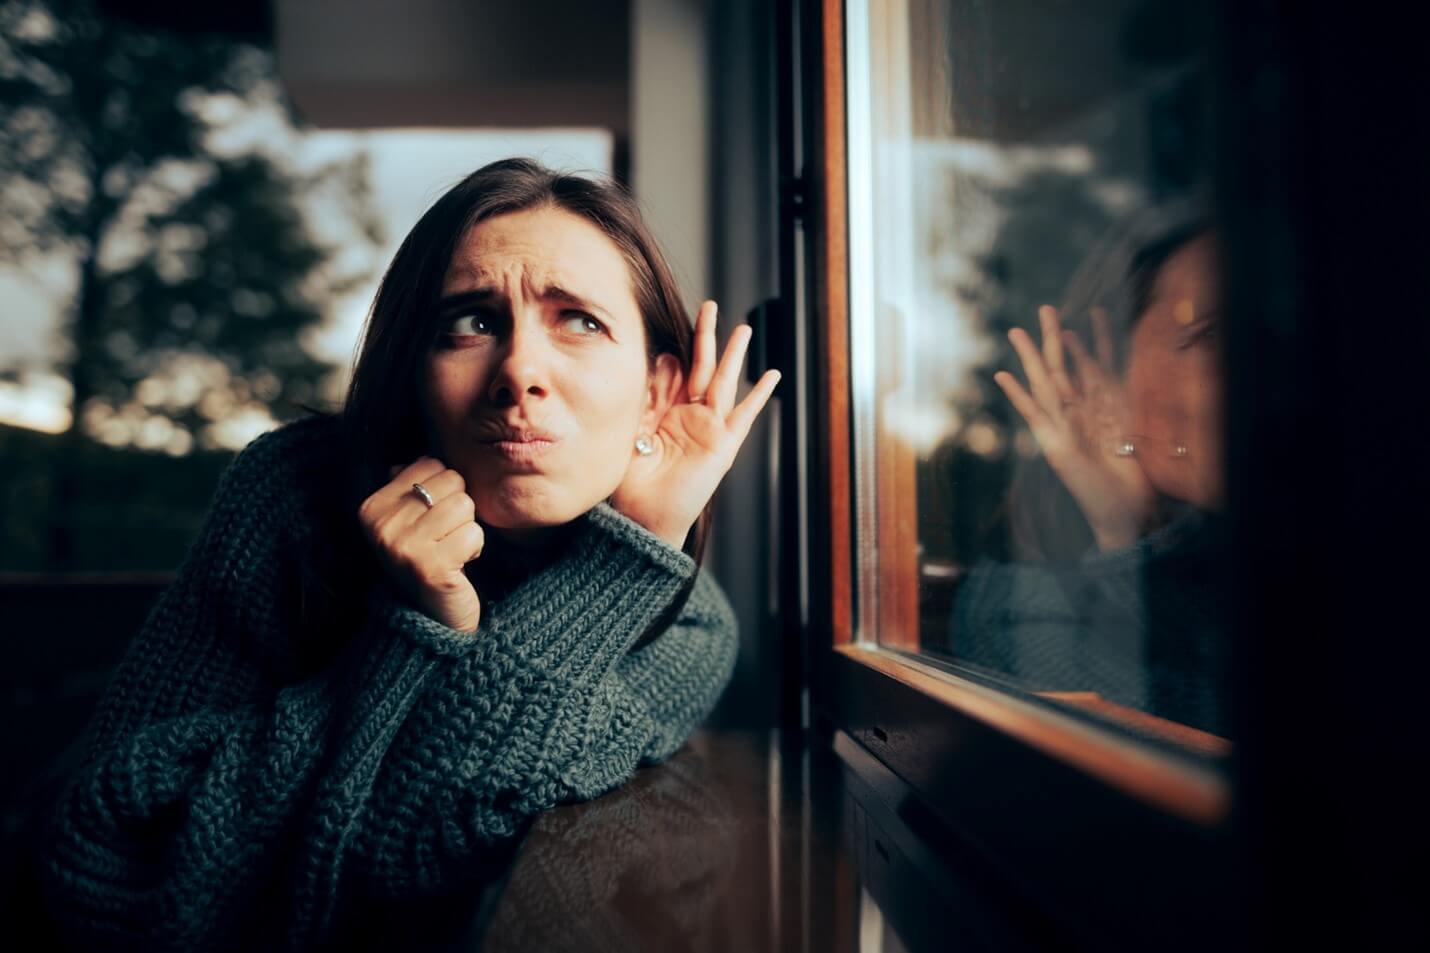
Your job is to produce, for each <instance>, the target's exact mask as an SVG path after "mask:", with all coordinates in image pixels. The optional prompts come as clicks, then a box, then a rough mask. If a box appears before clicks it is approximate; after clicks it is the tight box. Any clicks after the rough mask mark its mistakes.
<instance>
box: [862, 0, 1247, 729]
mask: <svg viewBox="0 0 1430 953" xmlns="http://www.w3.org/2000/svg"><path fill="white" fill-rule="evenodd" d="M847 36H848V38H849V39H848V47H847V49H848V57H849V62H848V83H849V117H848V120H849V175H850V196H849V201H850V206H849V207H850V263H851V269H850V272H851V278H850V315H851V343H852V354H851V367H852V373H853V406H854V414H855V421H854V439H855V445H856V451H855V460H856V471H857V476H856V488H857V489H856V494H857V504H858V508H859V513H860V520H859V530H858V533H859V538H858V543H859V552H860V558H859V587H858V597H859V624H860V636H861V638H862V639H864V640H866V641H877V642H878V643H879V644H881V645H883V646H885V647H892V648H898V649H902V650H905V651H910V652H917V653H919V654H920V656H921V657H922V658H923V659H924V660H925V661H928V662H930V663H931V664H934V665H951V666H957V667H959V668H960V669H961V670H962V671H964V672H965V673H969V674H972V675H974V676H975V677H977V678H982V679H986V680H988V681H990V682H991V683H993V684H995V685H997V686H999V687H1003V688H1007V689H1009V690H1012V691H1017V692H1021V693H1027V694H1028V695H1029V696H1030V697H1036V698H1039V699H1040V700H1042V701H1043V702H1046V703H1048V704H1054V705H1059V706H1062V707H1065V708H1068V709H1070V710H1074V711H1078V712H1080V713H1082V714H1083V715H1086V716H1087V717H1090V718H1094V719H1098V720H1104V721H1107V720H1110V721H1112V722H1114V723H1116V724H1118V725H1121V726H1123V727H1126V728H1131V729H1132V730H1134V731H1136V732H1138V733H1141V734H1144V735H1147V736H1149V737H1153V738H1159V739H1164V740H1171V741H1175V742H1181V743H1188V744H1191V745H1193V746H1194V747H1198V748H1201V749H1202V750H1206V751H1220V750H1224V749H1225V747H1226V742H1225V741H1224V740H1223V738H1224V736H1225V725H1224V712H1223V699H1222V694H1221V691H1220V684H1219V677H1218V676H1219V669H1220V658H1219V650H1220V648H1221V646H1222V632H1223V627H1222V625H1221V622H1220V619H1219V618H1218V608H1219V606H1220V605H1221V602H1222V600H1221V599H1219V591H1218V589H1219V584H1218V579H1217V570H1218V567H1219V566H1220V565H1221V564H1222V561H1221V560H1219V559H1218V558H1217V539H1218V535H1219V532H1218V530H1219V517H1218V513H1219V510H1220V509H1221V494H1222V453H1221V447H1222V429H1223V428H1222V408H1221V392H1222V387H1221V378H1222V370H1221V368H1222V359H1221V353H1220V347H1221V345H1220V335H1219V334H1218V322H1219V305H1218V301H1219V294H1218V266H1217V233H1216V229H1215V227H1214V223H1213V222H1212V221H1211V219H1210V217H1209V209H1208V205H1207V202H1206V193H1205V185H1206V181H1205V180H1206V178H1207V176H1206V172H1207V169H1206V162H1205V155H1206V149H1207V141H1206V132H1207V127H1208V122H1207V117H1206V115H1205V112H1206V106H1205V102H1204V98H1203V68H1202V63H1201V57H1202V50H1201V45H1200V38H1201V37H1202V36H1203V31H1202V29H1201V23H1200V22H1199V18H1198V10H1197V5H1195V4H1191V3H1158V4H1151V3H1140V2H1131V0H1098V2H1093V3H1086V2H1084V3H1078V4H1072V3H1060V2H1051V0H1020V2H1014V3H997V4H994V3H988V2H980V0H893V2H887V3H867V2H863V3H861V2H855V3H851V4H850V5H849V8H848V31H847Z"/></svg>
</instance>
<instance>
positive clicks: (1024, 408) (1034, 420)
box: [993, 371, 1051, 436]
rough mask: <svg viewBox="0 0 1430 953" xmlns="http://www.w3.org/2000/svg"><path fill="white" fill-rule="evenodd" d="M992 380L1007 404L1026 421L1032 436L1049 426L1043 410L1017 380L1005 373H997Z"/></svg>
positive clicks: (1049, 423)
mask: <svg viewBox="0 0 1430 953" xmlns="http://www.w3.org/2000/svg"><path fill="white" fill-rule="evenodd" d="M993 380H994V382H995V383H997V385H998V386H999V387H1001V388H1002V389H1003V393H1004V394H1006V395H1007V396H1008V402H1009V403H1010V404H1012V405H1013V409H1014V410H1016V411H1017V412H1018V413H1019V414H1021V415H1022V417H1023V419H1024V420H1025V421H1027V424H1028V428H1029V429H1030V430H1032V431H1033V435H1034V436H1037V435H1038V433H1040V432H1042V431H1043V430H1045V429H1046V428H1047V427H1049V426H1050V425H1051V421H1050V420H1049V419H1048V415H1047V414H1045V413H1044V412H1043V408H1041V407H1039V406H1038V402H1037V401H1036V400H1034V399H1033V397H1032V395H1030V394H1029V393H1028V392H1027V391H1026V390H1024V389H1023V385H1022V384H1020V383H1018V378H1016V377H1014V376H1013V375H1012V374H1010V373H1008V372H1007V371H999V372H998V373H996V374H994V375H993Z"/></svg>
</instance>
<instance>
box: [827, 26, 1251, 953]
mask: <svg viewBox="0 0 1430 953" xmlns="http://www.w3.org/2000/svg"><path fill="white" fill-rule="evenodd" d="M800 26H801V29H800V31H799V32H800V35H801V36H802V46H801V49H800V55H799V61H800V62H801V64H802V73H803V76H802V86H803V100H802V108H803V115H804V118H805V122H804V130H803V131H804V136H805V138H804V150H803V151H804V156H805V159H806V161H805V168H804V170H803V179H804V189H803V191H804V197H805V202H806V204H807V206H808V208H807V211H806V214H805V216H804V226H805V229H804V241H805V242H806V246H805V249H806V251H805V261H806V262H807V263H808V275H809V279H808V281H807V289H808V300H807V302H806V305H807V307H806V314H807V315H808V317H807V321H808V333H809V339H810V342H811V348H810V358H809V365H808V367H807V368H806V371H807V375H808V386H809V388H810V401H809V404H810V408H811V422H812V427H811V433H812V434H814V435H815V436H814V438H813V440H812V441H811V447H810V452H811V454H812V459H811V465H810V466H809V467H808V468H807V472H808V474H809V476H808V481H807V486H806V487H805V493H806V494H807V505H808V506H809V509H810V512H811V513H813V514H818V516H822V517H823V519H820V518H818V516H816V517H815V518H813V519H812V520H811V529H810V540H809V544H810V545H809V552H810V554H811V557H810V558H811V562H810V566H809V580H810V582H809V585H810V594H809V631H808V634H807V635H806V646H807V649H806V650H807V651H808V653H809V676H810V692H811V701H812V706H813V711H814V719H813V720H814V727H815V729H816V733H817V734H819V735H821V736H823V737H825V738H826V739H828V740H829V742H830V743H831V744H832V745H833V747H834V749H835V750H836V752H840V751H843V752H850V751H852V750H854V749H852V748H851V746H854V747H855V748H857V750H858V751H859V752H861V753H867V754H868V755H872V756H873V757H874V758H876V759H877V760H878V761H879V762H880V763H881V764H882V766H883V767H884V768H886V769H887V770H888V771H889V772H891V774H892V775H893V776H895V777H897V778H898V779H899V781H900V783H901V784H903V785H906V787H907V795H908V796H910V797H914V798H917V799H918V800H919V801H920V802H921V803H922V804H923V805H925V806H926V807H927V808H929V812H930V814H931V815H932V816H934V817H936V818H937V819H938V821H939V823H941V824H942V825H944V826H945V828H946V830H947V831H949V832H951V833H952V834H953V835H954V836H956V837H958V838H960V839H962V840H964V841H965V842H967V843H969V844H971V845H972V846H973V847H974V848H975V849H976V850H977V851H978V852H980V853H981V854H982V855H983V856H984V857H985V858H986V859H987V860H988V861H989V862H990V863H991V864H992V866H993V867H994V868H995V869H997V870H999V871H1001V873H1002V874H1003V876H1004V877H1005V878H1006V879H1007V880H1008V882H1009V883H1010V884H1012V885H1014V886H1015V889H1017V890H1019V891H1021V892H1023V893H1024V894H1025V895H1026V896H1028V897H1030V898H1032V899H1033V900H1034V902H1036V903H1037V904H1038V905H1040V906H1041V907H1043V908H1044V909H1046V910H1047V911H1048V912H1049V914H1050V915H1052V916H1053V917H1054V919H1055V920H1056V921H1058V922H1061V923H1063V924H1064V925H1065V926H1066V927H1067V928H1068V929H1069V930H1070V931H1071V932H1072V933H1073V934H1074V935H1077V936H1081V937H1084V938H1087V939H1091V940H1093V941H1094V942H1105V941H1109V940H1110V941H1112V942H1115V943H1119V944H1120V943H1125V942H1132V943H1135V942H1138V941H1139V939H1140V940H1146V941H1148V942H1151V940H1152V938H1165V935H1166V933H1167V925H1168V924H1169V923H1177V924H1179V925H1180V924H1184V923H1190V922H1195V923H1196V924H1197V925H1196V927H1195V928H1191V929H1189V930H1188V931H1187V932H1185V933H1184V935H1183V936H1182V937H1181V939H1182V940H1185V941H1187V942H1188V943H1189V944H1190V943H1193V942H1199V941H1200V939H1209V938H1215V937H1217V936H1224V935H1225V931H1226V929H1228V925H1229V924H1230V923H1231V922H1232V921H1233V920H1234V918H1236V917H1238V916H1239V915H1240V912H1239V908H1238V905H1237V904H1236V903H1235V902H1234V896H1236V895H1237V890H1238V889H1239V888H1238V886H1237V885H1236V884H1234V883H1233V882H1232V881H1231V880H1230V879H1229V878H1228V877H1227V874H1226V872H1227V871H1228V870H1232V869H1235V868H1236V864H1235V863H1234V861H1235V859H1236V852H1237V850H1238V849H1239V842H1238V841H1237V839H1236V838H1235V837H1234V836H1233V829H1234V823H1233V814H1234V811H1233V806H1234V798H1233V790H1232V784H1231V781H1230V780H1229V779H1228V777H1227V776H1225V775H1224V774H1223V773H1221V772H1219V771H1217V770H1215V769H1213V768H1211V767H1209V766H1208V765H1207V764H1206V763H1205V762H1203V761H1200V760H1199V759H1197V758H1194V757H1182V756H1179V755H1178V754H1176V753H1175V752H1172V751H1168V750H1159V749H1157V748H1155V747H1153V746H1149V745H1146V744H1142V743H1139V742H1137V741H1135V740H1133V739H1131V738H1129V737H1123V736H1119V735H1118V734H1116V733H1114V732H1112V731H1108V730H1103V729H1101V728H1099V727H1096V726H1095V725H1093V724H1091V723H1089V722H1088V721H1087V720H1084V719H1079V718H1077V717H1075V716H1073V715H1070V714H1067V713H1065V712H1060V711H1057V710H1056V709H1055V708H1054V707H1053V706H1051V705H1043V704H1038V703H1037V702H1036V701H1033V700H1028V699H1023V698H1018V697H1015V696H1013V695H1011V694H1009V693H1006V692H1001V691H998V690H996V689H994V688H990V687H989V686H987V685H984V684H980V683H979V682H977V681H975V680H973V679H971V678H968V677H964V676H961V675H959V674H957V673H955V672H950V671H944V670H941V669H940V667H939V666H937V665H935V664H931V663H930V661H929V660H927V659H921V658H919V657H917V656H916V655H915V654H914V653H912V652H910V651H907V650H908V649H912V648H914V646H898V645H890V644H888V643H887V642H886V643H885V644H883V645H878V646H875V645H870V644H867V643H861V642H859V641H858V640H857V639H856V636H855V633H856V628H857V622H856V611H857V608H856V607H857V604H858V588H857V586H858V579H857V576H856V573H857V569H856V563H857V561H856V549H855V547H856V543H857V540H856V538H855V531H856V527H857V525H858V522H857V521H858V516H857V511H856V500H855V495H856V487H855V483H854V473H855V466H856V463H857V461H856V458H855V454H854V449H855V448H854V446H853V425H852V419H851V418H852V414H853V413H854V412H855V410H856V409H855V408H854V407H853V406H852V403H851V394H852V380H851V363H850V349H851V340H850V334H851V328H850V304H851V302H850V277H851V271H850V268H851V262H850V245H851V243H852V237H851V236H850V234H849V218H850V208H849V201H850V200H849V190H848V175H849V162H848V151H847V132H846V122H847V108H848V103H847V98H846V90H847V87H846V76H845V70H846V56H845V42H844V41H845V33H844V31H845V4H844V3H843V2H842V0H819V3H818V4H813V3H810V4H808V5H807V6H806V8H805V10H804V15H803V18H802V22H801V24H800ZM899 450H900V448H898V447H880V448H879V457H878V459H879V464H878V466H879V473H878V479H880V480H890V479H892V480H894V481H896V482H897V481H899V480H900V479H902V480H903V481H904V482H908V481H909V480H911V478H912V469H913V467H912V463H913V461H912V459H911V458H909V454H908V453H907V452H905V453H900V452H899ZM906 458H908V459H906ZM912 499H913V494H912V493H893V494H888V493H881V494H880V495H879V498H878V500H879V502H878V504H877V505H878V506H879V507H880V508H879V510H878V518H879V520H880V521H881V526H882V525H884V521H888V525H892V526H893V527H894V531H893V535H894V536H895V537H900V534H901V533H903V535H904V536H908V535H910V534H913V535H916V532H917V525H916V521H915V514H912V513H910V512H906V510H909V509H911V506H910V503H909V501H911V500H912ZM901 507H902V508H901ZM885 542H886V540H884V539H882V538H881V540H880V550H879V563H880V575H879V578H878V580H877V584H878V586H879V591H880V596H881V599H880V602H881V605H883V606H884V608H883V609H881V611H880V612H879V616H880V619H879V622H880V626H881V629H882V630H883V631H889V630H890V626H892V630H893V631H895V632H897V631H906V632H907V631H911V629H910V627H908V626H905V625H901V624H900V619H901V617H900V616H899V613H900V612H901V611H902V612H907V611H908V605H907V604H908V603H909V602H910V600H909V599H908V598H901V594H902V596H904V597H907V596H908V593H907V592H906V591H905V590H906V589H907V588H908V585H909V581H910V579H913V580H915V582H914V585H915V586H916V585H917V583H916V580H917V574H916V571H915V572H914V573H913V574H912V575H911V574H910V572H909V565H908V563H909V560H908V559H907V558H905V559H899V558H898V557H899V555H900V554H901V553H902V554H904V555H905V556H907V555H908V553H911V552H913V550H912V548H911V547H909V546H903V547H899V546H897V539H895V540H894V544H895V546H894V549H895V551H894V552H893V556H894V558H892V559H886V558H885V548H884V544H885ZM914 569H915V570H916V569H917V563H916V560H915V562H914ZM914 592H915V598H914V600H913V601H914V604H915V606H916V589H915V590H914ZM886 594H887V595H888V596H890V598H888V599H885V598H884V596H885V595H886ZM915 611H916V608H915ZM905 621H906V620H905ZM912 631H916V627H913V628H912ZM901 649H903V650H901ZM1061 700H1062V701H1064V702H1072V703H1074V704H1077V703H1079V702H1080V703H1082V704H1084V705H1087V704H1089V703H1092V704H1095V702H1094V701H1093V700H1090V699H1086V698H1071V699H1061ZM1208 739H1210V740H1208ZM1193 740H1200V741H1202V742H1203V743H1204V744H1205V745H1206V746H1207V747H1210V748H1212V749H1216V748H1217V739H1214V738H1211V737H1210V736H1207V738H1204V739H1193ZM845 760H846V762H847V763H848V764H849V766H850V767H851V769H856V768H857V763H858V762H859V760H860V759H859V758H857V757H855V758H851V757H846V758H845ZM1149 870H1150V871H1156V875H1155V877H1149V876H1148V871H1149ZM1090 871H1092V872H1095V873H1096V876H1091V877H1090V876H1087V874H1088V873H1089V872H1090Z"/></svg>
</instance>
